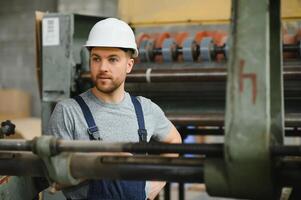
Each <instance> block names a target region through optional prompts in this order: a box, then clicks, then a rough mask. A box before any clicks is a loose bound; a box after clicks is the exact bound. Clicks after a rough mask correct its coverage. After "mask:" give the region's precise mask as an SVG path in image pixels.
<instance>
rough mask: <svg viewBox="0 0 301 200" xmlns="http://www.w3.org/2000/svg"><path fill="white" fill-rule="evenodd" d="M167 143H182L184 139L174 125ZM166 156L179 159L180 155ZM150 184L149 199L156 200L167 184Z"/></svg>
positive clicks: (166, 140) (155, 182) (158, 182)
mask: <svg viewBox="0 0 301 200" xmlns="http://www.w3.org/2000/svg"><path fill="white" fill-rule="evenodd" d="M162 142H165V143H182V138H181V135H180V133H179V132H178V130H177V129H176V127H175V126H174V125H172V127H171V129H170V132H169V133H168V134H167V136H166V137H165V139H164V140H163V141H162ZM164 156H171V157H177V156H178V154H164ZM149 183H150V190H149V193H148V197H147V198H148V199H151V200H152V199H154V198H155V197H156V196H157V195H158V194H159V192H160V191H161V190H162V189H163V187H164V186H165V184H166V182H165V181H149Z"/></svg>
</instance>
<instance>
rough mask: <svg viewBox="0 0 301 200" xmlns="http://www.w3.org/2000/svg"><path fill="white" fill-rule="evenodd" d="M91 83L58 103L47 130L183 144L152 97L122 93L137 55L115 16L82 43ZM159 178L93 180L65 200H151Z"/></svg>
mask: <svg viewBox="0 0 301 200" xmlns="http://www.w3.org/2000/svg"><path fill="white" fill-rule="evenodd" d="M85 46H86V48H87V49H88V50H89V52H90V60H89V62H90V71H91V79H92V82H93V84H94V86H93V87H92V88H91V89H89V90H87V91H85V92H84V93H82V94H80V95H79V96H76V97H75V98H72V99H66V100H63V101H60V102H58V103H57V105H56V106H55V109H54V111H53V113H52V115H51V118H50V121H49V125H48V128H47V132H48V133H50V134H53V135H55V136H57V137H59V138H63V139H70V140H100V141H102V142H105V143H109V142H149V140H150V139H151V138H152V139H155V140H158V141H161V142H166V143H181V137H180V134H179V133H178V131H177V129H176V128H175V126H174V125H173V124H172V123H171V122H170V121H169V120H168V119H167V118H166V116H165V115H164V113H163V111H162V110H161V108H160V107H159V106H158V105H156V104H155V103H154V102H152V101H151V100H150V99H147V98H145V97H141V96H137V97H135V96H131V95H130V94H129V93H128V92H126V91H125V79H126V75H127V74H128V73H130V72H131V71H132V69H133V66H134V58H136V57H137V56H138V49H137V45H136V42H135V36H134V33H133V31H132V29H131V27H130V26H129V25H128V24H127V23H125V22H123V21H121V20H119V19H115V18H107V19H104V20H101V21H99V22H98V23H96V24H95V25H94V26H93V27H92V29H91V31H90V33H89V37H88V41H87V42H86V45H85ZM164 184H165V183H164V182H157V181H121V180H119V181H115V180H114V181H111V180H93V181H89V182H88V183H87V184H79V186H78V187H72V188H69V189H64V190H63V193H64V195H65V196H66V198H67V199H72V200H76V199H89V200H96V199H97V200H100V199H106V200H108V199H112V200H113V199H114V200H117V199H125V200H144V199H153V198H154V197H155V196H156V195H157V194H158V193H159V192H160V190H161V189H162V188H163V187H164Z"/></svg>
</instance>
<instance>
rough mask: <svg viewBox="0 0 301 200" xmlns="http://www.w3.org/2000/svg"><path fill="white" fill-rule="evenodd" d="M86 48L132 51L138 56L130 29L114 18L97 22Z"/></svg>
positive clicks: (134, 55)
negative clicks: (125, 49)
mask: <svg viewBox="0 0 301 200" xmlns="http://www.w3.org/2000/svg"><path fill="white" fill-rule="evenodd" d="M85 46H86V47H117V48H128V49H132V50H133V51H134V54H133V57H134V58H135V57H137V56H138V49H137V44H136V41H135V35H134V32H133V30H132V29H131V27H130V26H129V25H128V24H127V23H125V22H124V21H121V20H119V19H116V18H107V19H104V20H101V21H99V22H97V23H96V24H95V25H94V26H93V27H92V29H91V31H90V33H89V37H88V41H87V42H86V45H85Z"/></svg>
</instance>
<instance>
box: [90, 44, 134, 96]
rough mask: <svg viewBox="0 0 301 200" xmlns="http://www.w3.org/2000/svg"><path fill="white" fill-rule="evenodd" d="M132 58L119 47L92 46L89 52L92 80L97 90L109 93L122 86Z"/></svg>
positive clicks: (130, 68)
mask: <svg viewBox="0 0 301 200" xmlns="http://www.w3.org/2000/svg"><path fill="white" fill-rule="evenodd" d="M133 65H134V60H133V59H132V58H130V57H129V55H128V54H127V53H126V52H124V51H122V50H121V49H119V48H109V47H94V48H92V49H91V52H90V67H91V77H92V81H93V83H94V85H95V87H96V88H97V90H98V91H100V92H103V93H106V94H110V93H112V92H114V91H115V90H117V89H119V88H120V87H122V88H124V82H125V78H126V74H127V73H130V72H131V70H132V67H133Z"/></svg>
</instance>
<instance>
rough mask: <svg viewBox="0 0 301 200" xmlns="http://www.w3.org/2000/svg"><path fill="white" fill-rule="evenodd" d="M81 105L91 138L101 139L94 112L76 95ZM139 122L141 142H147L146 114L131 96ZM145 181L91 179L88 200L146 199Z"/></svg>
mask: <svg viewBox="0 0 301 200" xmlns="http://www.w3.org/2000/svg"><path fill="white" fill-rule="evenodd" d="M74 99H75V100H76V102H77V103H78V104H79V105H80V107H81V109H82V112H83V114H84V117H85V120H86V122H87V125H88V134H89V138H90V140H100V135H99V132H98V127H97V126H96V124H95V121H94V118H93V116H92V113H91V111H90V109H89V107H88V105H87V104H86V103H85V101H84V100H83V99H82V97H81V96H76V97H74ZM131 100H132V103H133V105H134V108H135V113H136V116H137V122H138V127H139V129H138V135H139V142H147V131H146V129H145V123H144V116H143V111H142V107H141V104H140V102H139V101H138V100H137V98H136V97H133V96H131ZM145 199H146V194H145V181H116V180H91V181H89V189H88V196H87V200H145Z"/></svg>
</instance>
